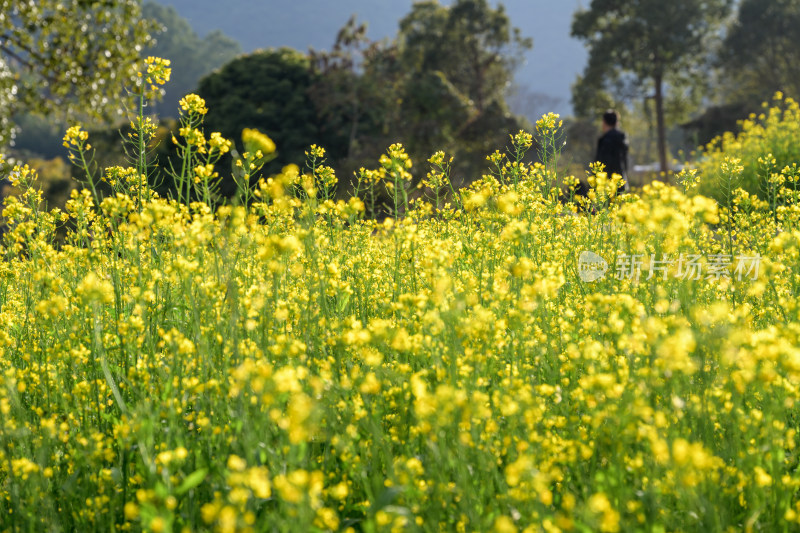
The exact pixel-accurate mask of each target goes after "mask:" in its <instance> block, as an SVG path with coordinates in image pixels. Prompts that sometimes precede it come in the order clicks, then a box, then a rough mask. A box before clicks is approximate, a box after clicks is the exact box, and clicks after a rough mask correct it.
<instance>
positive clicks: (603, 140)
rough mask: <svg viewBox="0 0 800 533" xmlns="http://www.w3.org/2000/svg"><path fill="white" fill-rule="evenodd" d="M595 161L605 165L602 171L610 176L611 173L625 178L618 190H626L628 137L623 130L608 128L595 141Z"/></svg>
mask: <svg viewBox="0 0 800 533" xmlns="http://www.w3.org/2000/svg"><path fill="white" fill-rule="evenodd" d="M595 161H599V162H601V163H603V165H605V169H604V172H606V173H607V174H608V177H609V178H610V177H611V175H612V174H619V175H620V176H622V178H623V179H624V180H625V186H624V187H623V188H620V192H622V191H623V190H624V191H627V190H628V189H629V187H628V137H627V136H626V135H625V132H623V131H620V130H618V129H610V130H608V131H607V132H605V133H604V134H603V135H602V136H601V137H600V139H599V140H598V141H597V155H596V156H595Z"/></svg>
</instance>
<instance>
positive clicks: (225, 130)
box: [198, 48, 326, 185]
mask: <svg viewBox="0 0 800 533" xmlns="http://www.w3.org/2000/svg"><path fill="white" fill-rule="evenodd" d="M313 81H314V75H313V74H312V73H311V71H310V70H309V62H308V58H307V57H306V56H305V55H303V54H300V53H299V52H296V51H294V50H290V49H288V48H281V49H279V50H266V51H264V50H262V51H257V52H254V53H252V54H248V55H244V56H242V57H239V58H237V59H235V60H233V61H231V62H230V63H228V64H227V65H225V66H224V67H222V69H220V70H219V71H217V72H214V73H212V74H210V75H208V76H206V77H205V78H203V79H202V80H201V81H200V86H199V88H198V94H199V96H201V97H202V98H203V99H204V100H205V101H206V103H207V105H208V108H209V111H208V114H207V115H206V117H205V124H206V126H207V128H209V129H211V130H214V131H219V132H220V133H221V134H222V136H223V137H225V138H226V139H232V140H238V139H240V138H241V134H242V131H243V130H244V129H245V128H254V129H257V130H259V131H261V132H263V133H265V134H266V135H268V136H269V137H270V138H272V139H274V140H275V143H276V144H277V146H278V152H277V157H276V158H275V159H274V160H273V161H271V162H270V163H268V164H267V165H266V166H265V167H264V168H265V169H266V172H268V173H269V172H275V171H278V170H280V169H281V168H282V167H283V166H285V165H287V164H289V163H294V164H301V163H302V162H303V161H304V160H305V150H306V149H307V148H308V147H309V146H310V145H312V144H314V143H318V144H321V145H323V146H324V145H325V144H326V139H324V138H322V139H321V138H320V134H319V127H318V120H317V115H316V112H315V110H314V105H313V103H312V102H311V100H310V97H309V95H308V91H309V89H310V87H311V85H312V83H313ZM239 147H240V148H241V145H239ZM242 151H243V150H242ZM229 185H230V184H229Z"/></svg>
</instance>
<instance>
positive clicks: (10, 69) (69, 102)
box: [0, 0, 151, 146]
mask: <svg viewBox="0 0 800 533" xmlns="http://www.w3.org/2000/svg"><path fill="white" fill-rule="evenodd" d="M0 13H2V16H0V146H4V145H6V144H8V143H9V142H10V141H11V139H12V131H13V126H14V120H13V118H12V117H16V116H19V115H20V114H22V113H25V112H35V113H38V114H41V115H45V116H60V117H62V118H67V117H68V118H73V117H82V118H86V119H97V120H103V119H106V120H107V119H109V118H111V117H114V116H119V114H120V110H121V109H122V108H123V106H122V98H123V97H124V96H125V93H124V88H125V87H128V86H130V85H131V84H133V83H135V80H136V78H135V74H136V62H137V60H138V59H139V57H140V52H141V50H142V49H143V48H144V47H146V46H147V44H148V43H149V42H150V36H149V32H150V30H151V25H150V24H149V22H148V21H146V20H144V19H143V18H142V16H141V5H140V2H138V1H137V0H105V1H102V2H90V1H87V0H71V1H66V2H65V1H63V0H37V1H36V2H19V1H13V0H0Z"/></svg>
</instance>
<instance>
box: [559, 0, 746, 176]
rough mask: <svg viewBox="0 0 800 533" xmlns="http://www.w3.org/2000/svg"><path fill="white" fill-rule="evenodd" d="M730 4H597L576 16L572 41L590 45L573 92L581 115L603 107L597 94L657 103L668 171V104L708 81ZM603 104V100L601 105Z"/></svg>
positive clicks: (598, 0) (722, 0)
mask: <svg viewBox="0 0 800 533" xmlns="http://www.w3.org/2000/svg"><path fill="white" fill-rule="evenodd" d="M731 3H732V2H731V0H675V1H669V2H665V1H663V0H626V1H625V2H621V1H618V0H592V2H591V3H590V5H589V7H588V9H585V10H582V11H579V12H577V13H576V14H575V16H574V18H573V22H572V35H573V36H574V37H577V38H579V39H582V40H583V41H585V42H586V44H587V46H588V48H589V61H588V64H587V66H586V69H585V71H584V74H583V76H582V78H581V79H580V80H579V83H578V84H577V85H576V88H575V90H574V91H573V93H574V94H573V102H574V103H575V105H576V108H577V111H578V112H579V113H581V112H582V113H590V112H592V113H595V114H597V113H598V112H599V111H602V109H587V108H586V107H588V106H591V105H593V104H597V103H598V99H597V98H596V97H595V96H593V95H592V91H597V94H598V95H601V93H602V92H603V91H607V92H611V93H613V94H616V95H617V96H618V97H620V98H621V99H633V98H635V97H645V98H652V99H653V102H654V104H655V115H656V128H657V137H658V153H659V160H660V165H661V169H662V171H666V170H667V168H668V167H667V147H666V121H665V102H666V100H667V98H668V97H669V96H678V97H685V96H686V95H687V93H688V92H690V91H691V89H692V88H696V87H697V86H698V84H700V83H701V82H702V81H703V80H705V79H707V73H706V72H707V71H706V69H705V68H703V67H704V66H705V65H706V64H707V60H708V54H707V52H708V51H709V46H708V42H709V40H710V39H713V38H714V37H716V36H718V32H717V29H718V28H719V27H720V26H721V24H722V23H723V21H724V18H725V16H726V15H727V14H728V13H729V12H730V7H731ZM599 101H602V98H601V99H600V100H599Z"/></svg>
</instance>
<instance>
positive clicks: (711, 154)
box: [699, 93, 800, 204]
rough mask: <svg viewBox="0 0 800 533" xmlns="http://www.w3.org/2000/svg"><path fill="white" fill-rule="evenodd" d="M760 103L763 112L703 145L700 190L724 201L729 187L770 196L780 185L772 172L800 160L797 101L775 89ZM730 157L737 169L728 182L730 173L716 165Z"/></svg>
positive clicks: (700, 164)
mask: <svg viewBox="0 0 800 533" xmlns="http://www.w3.org/2000/svg"><path fill="white" fill-rule="evenodd" d="M763 107H764V108H765V110H764V112H763V113H761V114H759V115H755V114H752V115H750V117H749V118H748V119H747V120H744V121H742V122H741V129H740V131H739V132H738V133H734V132H727V133H725V134H724V135H721V136H719V137H717V138H716V139H714V140H713V141H711V142H710V143H709V144H708V145H707V146H706V148H705V150H704V151H703V152H702V154H701V157H700V162H699V169H700V173H701V179H700V186H699V191H700V193H701V194H704V195H706V196H710V197H713V198H715V199H717V200H718V201H720V202H721V203H723V204H725V203H727V200H728V198H727V196H730V194H731V193H732V189H735V188H736V187H741V188H742V189H743V190H745V191H747V192H748V193H749V194H752V195H757V196H759V197H761V198H763V199H766V200H772V199H774V197H775V194H776V193H775V188H776V186H778V185H782V184H776V183H775V176H776V175H780V173H783V174H786V171H785V170H784V169H786V168H787V167H789V168H792V166H793V165H794V166H795V168H796V165H797V164H798V163H800V105H798V103H797V102H796V101H795V100H793V99H791V98H784V97H783V96H782V95H781V94H780V93H778V94H776V96H775V98H774V99H773V102H772V105H771V106H770V105H769V104H767V103H764V104H763ZM767 108H768V109H767ZM731 159H738V160H740V166H741V171H740V172H737V173H735V176H734V180H733V182H732V183H728V181H729V180H728V178H729V177H730V176H729V175H728V174H726V173H724V172H720V170H719V169H721V168H723V163H725V162H726V161H728V160H731Z"/></svg>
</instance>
